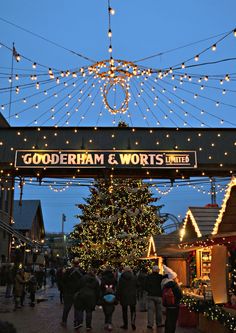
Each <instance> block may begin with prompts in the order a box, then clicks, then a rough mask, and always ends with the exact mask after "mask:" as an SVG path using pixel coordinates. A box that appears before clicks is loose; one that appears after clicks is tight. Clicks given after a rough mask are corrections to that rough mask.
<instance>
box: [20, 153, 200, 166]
mask: <svg viewBox="0 0 236 333" xmlns="http://www.w3.org/2000/svg"><path fill="white" fill-rule="evenodd" d="M15 167H17V168H32V167H36V168H106V167H116V168H127V167H128V168H149V169H150V168H160V169H162V168H196V167H197V154H196V151H175V150H174V151H163V150H151V151H146V150H138V151H131V150H106V151H105V150H88V151H86V150H61V151H58V150H17V151H16V155H15Z"/></svg>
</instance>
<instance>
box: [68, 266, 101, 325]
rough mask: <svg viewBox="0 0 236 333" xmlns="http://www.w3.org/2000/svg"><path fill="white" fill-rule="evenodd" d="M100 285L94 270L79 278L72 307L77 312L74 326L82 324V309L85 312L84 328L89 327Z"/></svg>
mask: <svg viewBox="0 0 236 333" xmlns="http://www.w3.org/2000/svg"><path fill="white" fill-rule="evenodd" d="M99 293H100V287H99V283H98V280H97V279H96V277H95V274H94V272H92V271H90V272H89V273H87V274H85V275H84V276H83V277H82V278H81V280H80V290H79V291H78V292H77V293H76V294H75V297H74V307H75V310H76V313H77V318H76V323H75V326H74V328H79V327H82V326H83V316H84V311H85V312H86V328H87V331H88V330H90V329H91V323H92V312H93V311H94V310H95V306H96V304H97V302H98V299H99Z"/></svg>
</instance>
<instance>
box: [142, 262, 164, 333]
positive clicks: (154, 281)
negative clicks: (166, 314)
mask: <svg viewBox="0 0 236 333" xmlns="http://www.w3.org/2000/svg"><path fill="white" fill-rule="evenodd" d="M163 279H164V276H163V275H161V274H159V267H158V266H156V265H155V266H153V267H152V273H151V274H149V275H147V277H146V279H145V282H144V288H145V290H146V291H147V294H148V295H147V328H149V329H152V328H153V325H154V317H155V321H156V326H157V327H163V326H164V325H163V324H162V290H161V282H162V280H163Z"/></svg>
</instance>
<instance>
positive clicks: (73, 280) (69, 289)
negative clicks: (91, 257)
mask: <svg viewBox="0 0 236 333" xmlns="http://www.w3.org/2000/svg"><path fill="white" fill-rule="evenodd" d="M82 276H83V273H82V270H81V269H80V267H79V260H78V259H77V258H74V260H73V267H71V268H69V269H66V270H65V272H64V273H63V276H62V288H63V301H64V304H63V314H62V322H61V325H62V326H63V327H65V326H66V323H67V318H68V315H69V312H70V309H71V308H72V306H73V304H74V295H75V293H76V292H77V291H79V289H80V279H81V278H82ZM76 317H77V313H76V309H74V326H75V327H76V325H77V323H76Z"/></svg>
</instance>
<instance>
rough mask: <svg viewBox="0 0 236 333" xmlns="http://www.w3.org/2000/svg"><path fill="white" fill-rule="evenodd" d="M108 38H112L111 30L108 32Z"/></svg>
mask: <svg viewBox="0 0 236 333" xmlns="http://www.w3.org/2000/svg"><path fill="white" fill-rule="evenodd" d="M108 37H109V38H111V37H112V32H111V29H109V30H108Z"/></svg>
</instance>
